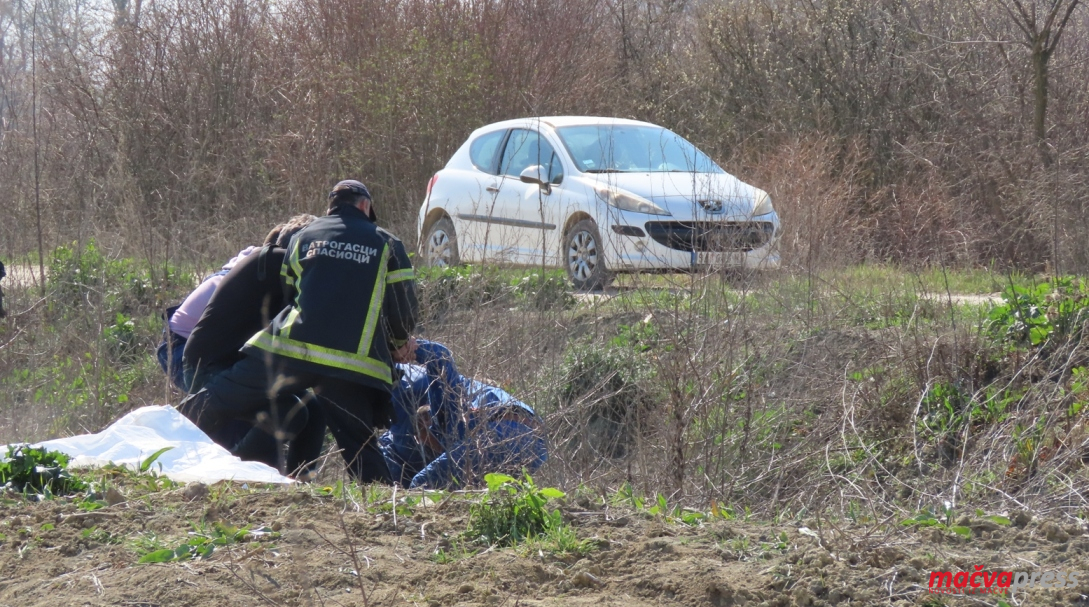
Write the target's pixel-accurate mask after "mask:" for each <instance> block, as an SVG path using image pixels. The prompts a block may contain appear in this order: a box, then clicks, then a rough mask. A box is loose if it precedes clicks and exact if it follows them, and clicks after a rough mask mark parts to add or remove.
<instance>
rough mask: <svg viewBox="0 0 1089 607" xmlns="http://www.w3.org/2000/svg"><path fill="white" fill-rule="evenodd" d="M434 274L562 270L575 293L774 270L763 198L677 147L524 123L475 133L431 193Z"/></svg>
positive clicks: (649, 134)
mask: <svg viewBox="0 0 1089 607" xmlns="http://www.w3.org/2000/svg"><path fill="white" fill-rule="evenodd" d="M417 229H418V233H419V237H420V253H421V257H422V259H423V260H424V263H426V264H429V265H439V266H442V265H456V264H459V263H462V262H471V263H481V262H499V263H507V264H515V265H525V266H544V267H563V268H565V269H566V270H567V274H568V276H569V277H570V279H571V282H572V283H573V284H574V285H575V287H576V288H578V289H595V288H601V287H603V286H606V285H607V284H608V283H609V281H610V279H611V277H612V275H613V274H614V273H616V272H635V271H642V270H689V269H701V268H708V267H744V268H775V267H778V265H779V255H778V253H777V250H776V240H777V238H778V236H779V233H780V226H779V216H778V215H777V214H776V213H775V209H774V208H773V207H772V205H771V198H770V197H769V196H768V194H767V193H766V192H764V191H763V190H760V189H758V188H755V187H753V186H751V185H749V184H747V183H744V182H742V181H740V180H738V179H737V178H736V177H734V176H733V175H730V174H729V173H727V172H726V171H724V170H722V169H721V168H720V167H719V166H718V165H717V164H715V162H714V161H713V160H711V159H710V158H709V157H708V156H707V155H706V154H704V153H703V152H701V151H700V150H699V149H697V148H696V146H694V145H692V144H691V143H689V142H688V141H686V140H685V139H684V138H682V137H681V136H679V135H677V134H675V133H673V132H672V131H670V130H668V129H665V128H662V127H660V126H657V125H654V124H649V123H646V122H638V121H635V120H624V119H619V118H594V117H584V116H560V117H549V118H522V119H518V120H508V121H505V122H498V123H495V124H491V125H488V126H485V127H483V128H480V129H477V130H476V131H473V133H472V135H470V136H469V139H468V141H466V142H465V143H464V144H463V145H462V146H461V148H459V149H458V151H457V152H455V153H454V156H453V157H452V158H451V159H450V162H448V163H447V164H446V167H445V168H443V169H442V170H441V171H439V172H438V173H436V174H435V175H434V177H432V178H431V181H430V182H429V183H428V184H427V197H426V199H425V200H424V203H423V206H422V207H420V216H419V223H418V225H417Z"/></svg>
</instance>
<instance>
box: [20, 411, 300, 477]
mask: <svg viewBox="0 0 1089 607" xmlns="http://www.w3.org/2000/svg"><path fill="white" fill-rule="evenodd" d="M39 445H40V446H42V447H45V448H47V449H51V450H54V451H60V452H61V453H64V454H65V455H67V456H68V457H70V458H71V461H70V462H69V465H70V466H71V467H73V468H79V467H87V466H91V467H97V466H104V465H106V464H108V463H111V462H112V463H114V464H118V465H123V466H128V467H130V468H133V469H139V466H140V463H141V462H143V461H144V460H146V459H147V458H148V457H151V456H152V455H153V454H154V453H155V452H156V451H158V450H160V449H162V448H163V447H173V449H171V450H169V451H167V452H166V453H163V454H162V455H160V456H159V458H158V459H157V460H155V464H154V465H153V466H152V468H153V469H154V470H156V471H159V467H160V465H161V466H162V470H161V472H160V473H161V474H163V475H164V476H167V477H168V478H170V479H171V480H174V481H177V482H179V483H188V482H192V481H200V482H202V483H215V482H218V481H222V480H233V481H239V482H242V481H245V482H251V483H290V482H292V481H291V479H289V478H287V477H285V476H282V475H280V473H279V472H277V471H276V469H275V468H272V467H270V466H266V465H265V464H262V463H259V462H244V461H242V460H240V459H238V458H237V457H235V456H233V455H231V454H230V452H228V451H227V450H226V449H224V448H223V447H220V446H219V445H217V444H215V443H214V442H212V439H210V438H208V435H206V434H205V433H203V432H201V431H200V429H199V428H197V427H196V426H195V425H193V422H191V421H189V420H188V419H187V418H186V417H185V416H184V415H182V414H181V413H178V411H177V410H176V409H174V407H171V406H155V407H143V408H140V409H137V410H135V411H133V412H131V413H129V414H128V415H126V416H124V417H122V418H121V419H119V420H117V421H116V422H114V423H113V424H111V425H110V426H109V427H108V428H106V429H105V430H103V431H101V432H99V433H97V434H83V435H80V436H71V437H68V438H58V439H56V440H50V441H45V442H43V443H39Z"/></svg>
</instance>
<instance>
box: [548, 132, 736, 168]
mask: <svg viewBox="0 0 1089 607" xmlns="http://www.w3.org/2000/svg"><path fill="white" fill-rule="evenodd" d="M556 132H557V133H558V134H559V136H560V140H562V141H563V144H564V146H566V147H567V151H568V152H570V154H571V158H573V159H574V161H575V164H576V165H578V169H579V170H580V171H582V172H583V173H648V172H649V173H669V172H678V173H723V172H724V171H723V170H722V169H721V168H719V166H718V165H717V164H715V162H714V161H713V160H711V159H710V158H709V157H708V156H707V154H704V153H703V152H701V151H699V149H697V148H696V146H694V145H692V144H691V143H689V142H688V141H686V140H685V139H684V138H683V137H681V136H680V135H677V134H676V133H674V132H672V131H670V130H667V129H663V128H661V127H654V126H637V125H609V124H602V125H582V126H564V127H560V128H558V129H556Z"/></svg>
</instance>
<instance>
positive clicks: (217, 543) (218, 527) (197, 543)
mask: <svg viewBox="0 0 1089 607" xmlns="http://www.w3.org/2000/svg"><path fill="white" fill-rule="evenodd" d="M279 535H280V534H279V533H277V532H275V531H273V530H272V529H269V528H268V527H261V528H258V529H250V527H249V526H245V527H232V526H230V525H226V524H223V523H213V524H212V527H211V528H208V527H206V526H205V525H203V524H202V525H194V527H193V531H191V532H190V533H189V539H187V540H186V541H184V542H182V543H181V544H178V545H177V546H175V547H173V548H170V547H158V548H157V549H155V550H151V551H148V552H145V553H144V554H143V556H141V557H140V560H139V561H137V562H138V563H169V562H174V561H188V560H192V559H205V558H208V557H210V556H212V554H213V553H214V552H215V550H216V548H217V547H223V546H231V545H235V544H241V543H243V542H246V541H247V540H248V541H251V542H254V541H259V540H264V539H275V538H277V537H279ZM154 542H155V543H154V545H155V546H162V545H163V544H162V542H160V541H159V540H158V538H155V539H154Z"/></svg>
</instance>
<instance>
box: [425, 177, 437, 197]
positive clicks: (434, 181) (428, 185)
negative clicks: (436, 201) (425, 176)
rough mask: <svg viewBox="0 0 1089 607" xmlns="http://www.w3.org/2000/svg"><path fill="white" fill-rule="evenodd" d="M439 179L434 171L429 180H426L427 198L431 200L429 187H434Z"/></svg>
mask: <svg viewBox="0 0 1089 607" xmlns="http://www.w3.org/2000/svg"><path fill="white" fill-rule="evenodd" d="M438 181H439V174H438V173H435V174H434V175H432V176H431V180H430V181H428V182H427V199H428V200H429V201H430V200H431V188H433V187H435V184H436V183H438Z"/></svg>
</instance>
